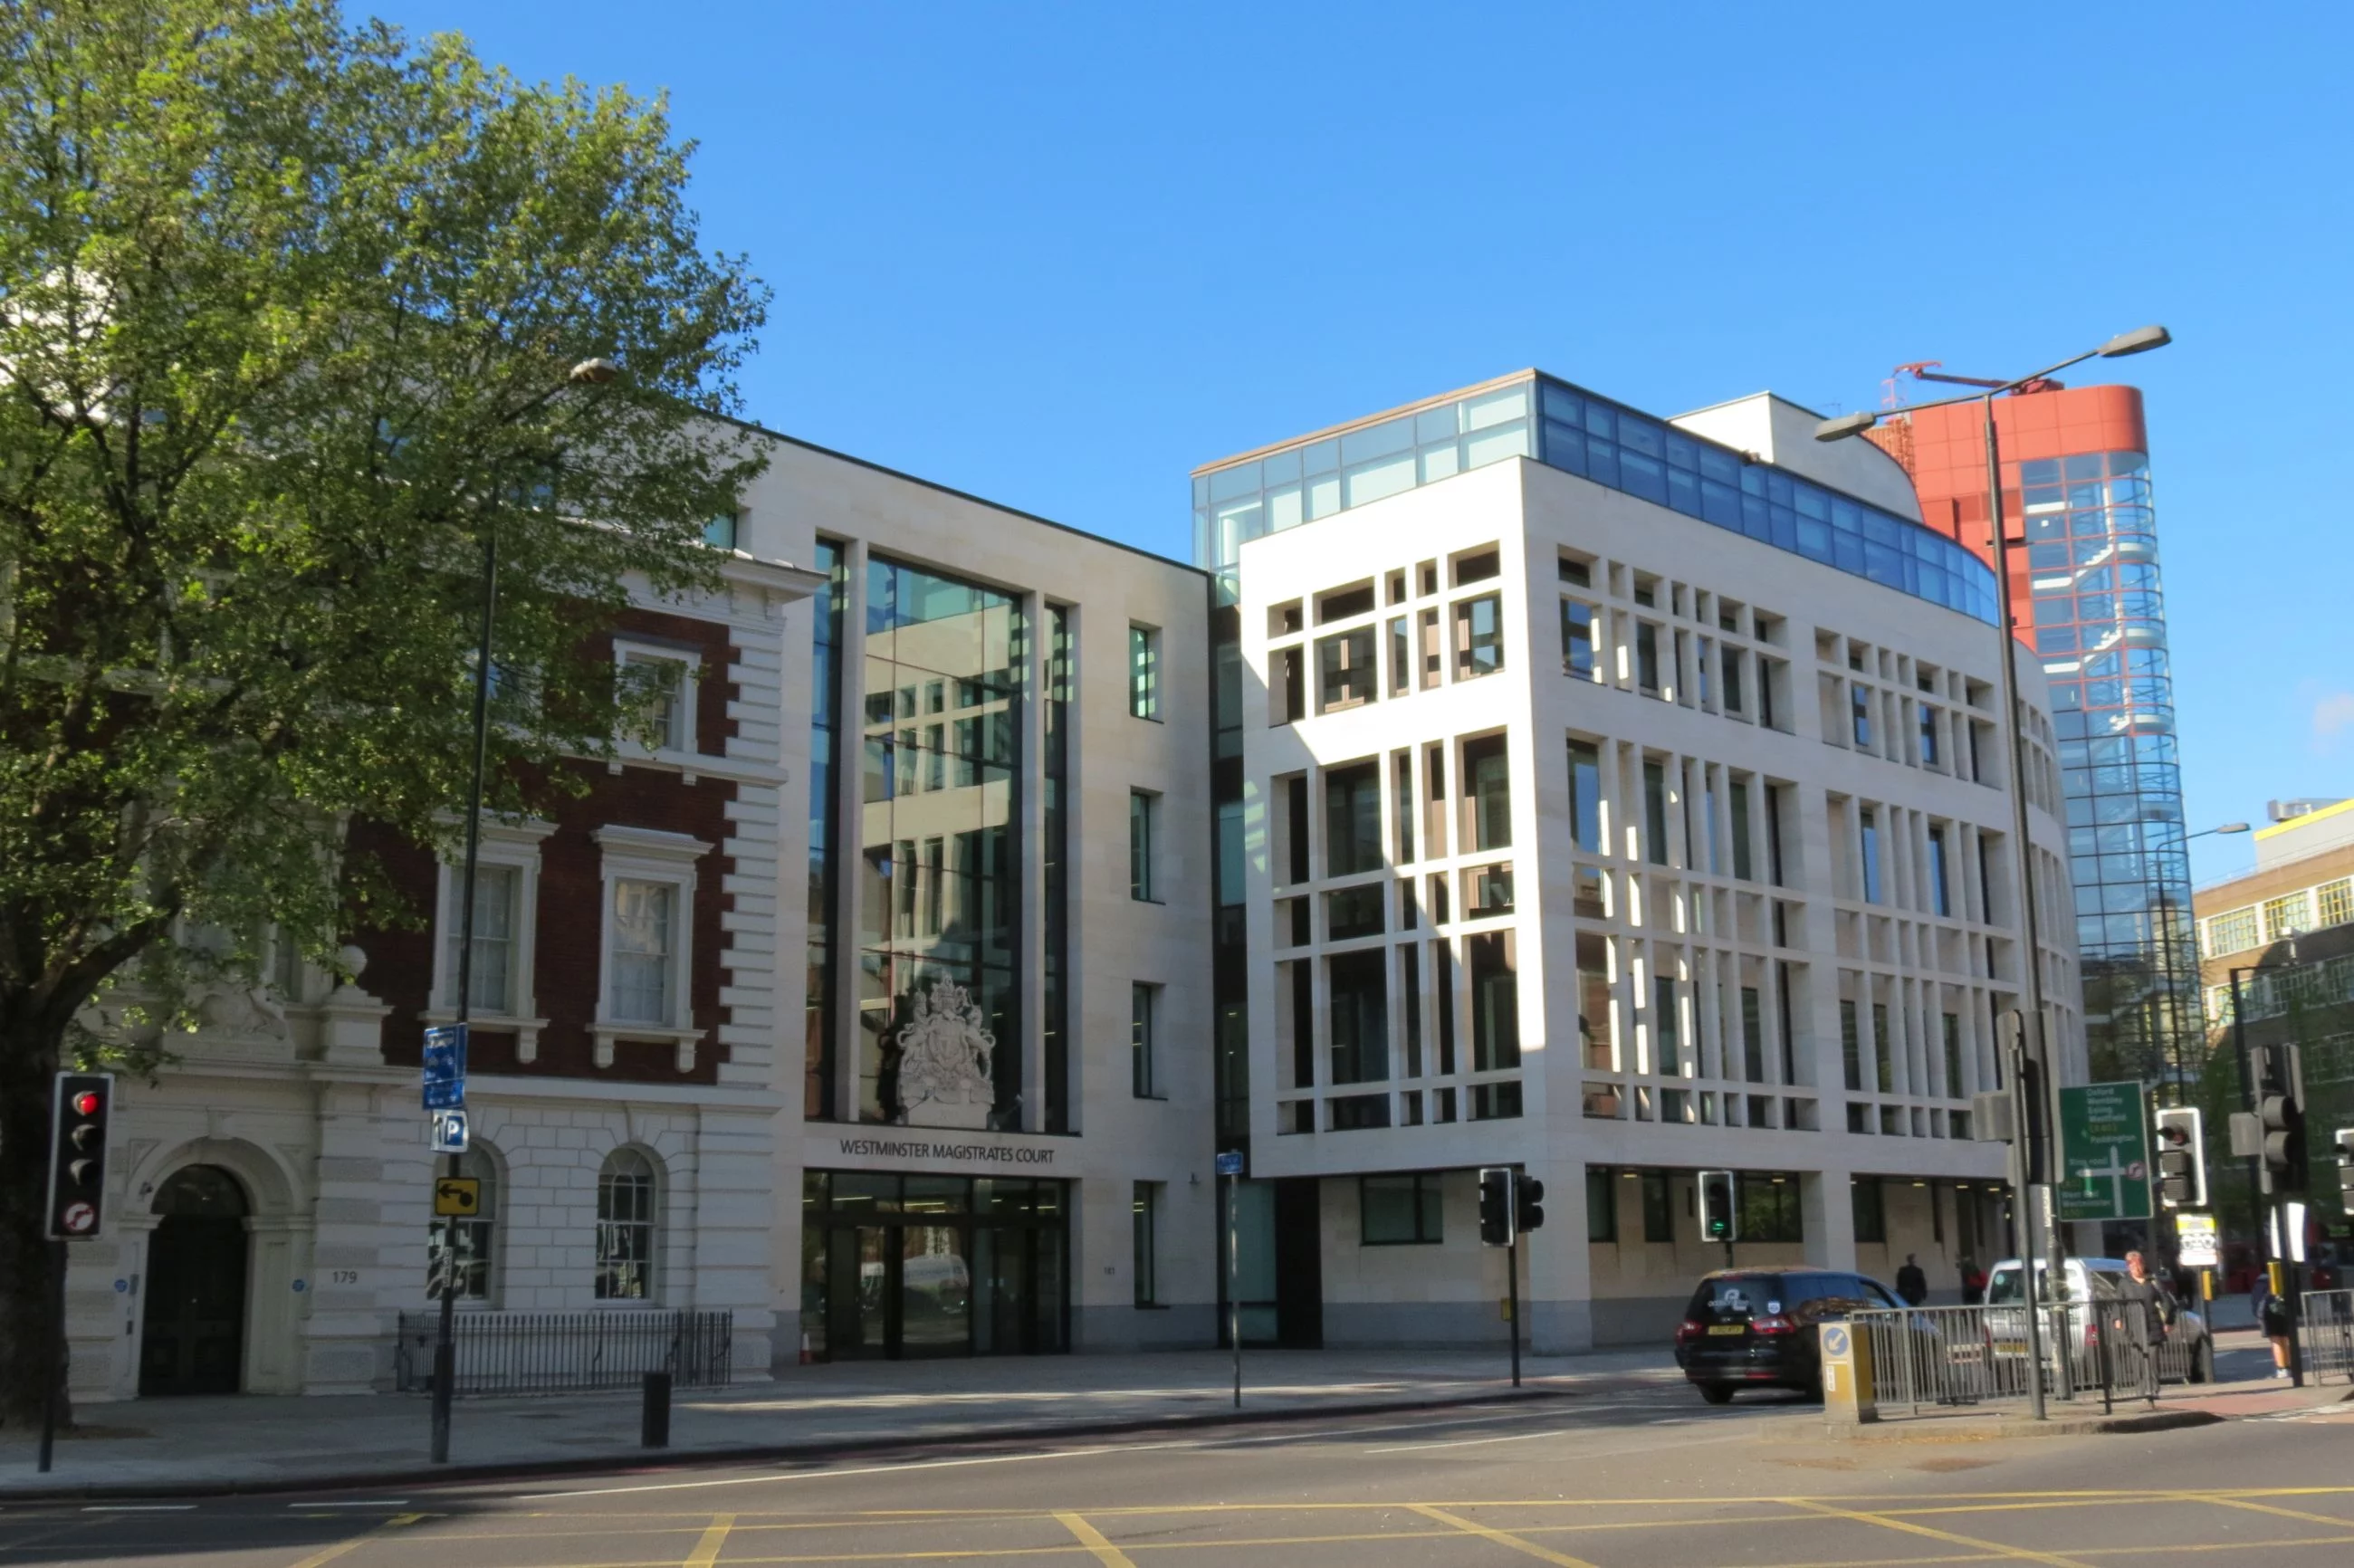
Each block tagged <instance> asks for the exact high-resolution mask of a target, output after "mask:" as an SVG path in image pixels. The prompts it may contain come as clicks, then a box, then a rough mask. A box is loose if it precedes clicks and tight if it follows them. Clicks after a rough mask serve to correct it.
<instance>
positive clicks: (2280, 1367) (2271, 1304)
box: [2248, 1273, 2288, 1378]
mask: <svg viewBox="0 0 2354 1568" xmlns="http://www.w3.org/2000/svg"><path fill="white" fill-rule="evenodd" d="M2248 1305H2249V1306H2251V1307H2253V1308H2255V1311H2256V1327H2257V1328H2259V1329H2261V1330H2264V1338H2265V1339H2267V1340H2271V1341H2272V1346H2273V1376H2274V1377H2276V1378H2285V1377H2287V1376H2288V1303H2287V1302H2285V1301H2284V1300H2282V1299H2281V1298H2279V1297H2278V1296H2275V1295H2274V1294H2273V1282H2272V1277H2271V1276H2270V1274H2268V1273H2265V1274H2259V1275H2257V1276H2256V1287H2255V1289H2254V1290H2253V1292H2251V1293H2250V1294H2249V1297H2248Z"/></svg>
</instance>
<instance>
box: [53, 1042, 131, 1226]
mask: <svg viewBox="0 0 2354 1568" xmlns="http://www.w3.org/2000/svg"><path fill="white" fill-rule="evenodd" d="M113 1111H114V1075H113V1074H111V1073H59V1074H58V1076H57V1086H56V1090H55V1097H54V1098H53V1099H52V1100H51V1101H50V1105H49V1203H48V1210H47V1213H48V1234H49V1235H50V1236H52V1237H63V1238H65V1239H66V1240H68V1241H87V1240H89V1239H90V1237H92V1236H94V1235H96V1234H98V1227H99V1219H100V1215H101V1213H102V1212H103V1210H104V1208H105V1204H104V1201H103V1200H104V1197H105V1192H106V1128H107V1122H108V1120H109V1118H111V1116H112V1114H113Z"/></svg>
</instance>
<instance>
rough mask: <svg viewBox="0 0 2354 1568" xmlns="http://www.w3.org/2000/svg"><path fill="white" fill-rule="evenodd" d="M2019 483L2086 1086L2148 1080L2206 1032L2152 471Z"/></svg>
mask: <svg viewBox="0 0 2354 1568" xmlns="http://www.w3.org/2000/svg"><path fill="white" fill-rule="evenodd" d="M2019 484H2020V502H2021V503H2022V505H2023V508H2024V510H2025V514H2026V533H2027V566H2028V580H2029V584H2030V593H2031V603H2032V607H2033V610H2034V620H2035V651H2036V653H2037V654H2038V656H2039V657H2040V658H2041V660H2042V662H2043V670H2044V673H2045V674H2046V675H2047V676H2048V677H2049V678H2050V681H2051V686H2052V723H2053V726H2054V727H2055V728H2056V730H2057V731H2058V734H2059V738H2060V767H2061V780H2062V791H2063V792H2064V794H2065V795H2066V796H2067V812H2068V840H2069V853H2070V857H2071V858H2070V870H2071V871H2072V873H2073V879H2074V882H2075V887H2076V944H2077V947H2078V948H2079V950H2080V952H2081V954H2082V957H2083V962H2084V1016H2085V1033H2086V1036H2087V1044H2088V1045H2089V1047H2090V1050H2091V1053H2092V1063H2093V1072H2094V1077H2095V1078H2099V1077H2104V1076H2107V1077H2117V1076H2133V1077H2138V1078H2145V1079H2157V1078H2159V1077H2162V1076H2165V1075H2168V1072H2169V1071H2170V1070H2171V1068H2172V1067H2173V1065H2175V1062H2176V1057H2177V1054H2178V1053H2179V1052H2180V1051H2182V1050H2186V1049H2189V1048H2190V1046H2191V1044H2193V1043H2194V1042H2196V1041H2198V1040H2199V1039H2200V1037H2201V1022H2200V1004H2199V959H2198V945H2197V942H2196V940H2195V938H2194V934H2193V931H2192V928H2191V916H2190V855H2189V853H2188V845H2187V844H2186V842H2185V841H2184V828H2183V817H2182V779H2181V768H2180V760H2179V758H2178V756H2177V754H2176V750H2175V730H2174V682H2173V677H2172V674H2171V673H2170V671H2169V669H2168V662H2167V642H2166V612H2165V605H2164V601H2163V598H2162V596H2161V593H2160V591H2159V587H2158V532H2157V521H2156V518H2155V515H2154V514H2153V510H2152V507H2151V497H2150V482H2149V460H2148V459H2147V457H2146V456H2145V455H2144V454H2142V453H2140V452H2090V453H2080V454H2078V455H2076V456H2073V457H2065V458H2052V459H2047V460H2044V461H2035V462H2025V463H2021V464H2020V465H2019Z"/></svg>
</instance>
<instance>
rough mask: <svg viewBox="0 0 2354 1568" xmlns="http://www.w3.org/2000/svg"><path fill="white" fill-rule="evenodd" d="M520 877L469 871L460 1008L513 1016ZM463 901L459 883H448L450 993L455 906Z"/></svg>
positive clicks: (500, 870)
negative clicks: (468, 958) (470, 932)
mask: <svg viewBox="0 0 2354 1568" xmlns="http://www.w3.org/2000/svg"><path fill="white" fill-rule="evenodd" d="M522 894H523V872H522V871H521V870H520V869H519V868H517V867H515V866H512V865H479V864H478V865H476V866H475V868H474V942H473V956H474V961H473V964H472V970H471V972H470V973H469V974H468V975H467V977H466V991H467V996H466V1005H467V1007H468V1008H470V1009H471V1010H472V1011H473V1012H490V1013H512V1012H514V981H515V972H514V970H515V948H516V936H517V927H518V925H519V923H520V921H521V918H522V909H521V906H522ZM464 897H465V882H464V879H463V878H462V877H459V876H454V875H453V876H452V877H451V879H450V903H451V916H450V919H449V921H448V922H447V934H446V939H445V947H446V951H445V953H444V955H443V962H444V963H445V964H446V965H447V969H446V971H445V972H446V973H447V975H448V977H449V978H448V979H447V980H446V981H445V982H444V983H445V984H446V986H447V987H448V989H449V990H450V991H451V992H453V993H454V992H455V991H457V989H458V937H459V924H458V919H457V906H458V904H459V903H460V902H461V901H462V900H463V898H464Z"/></svg>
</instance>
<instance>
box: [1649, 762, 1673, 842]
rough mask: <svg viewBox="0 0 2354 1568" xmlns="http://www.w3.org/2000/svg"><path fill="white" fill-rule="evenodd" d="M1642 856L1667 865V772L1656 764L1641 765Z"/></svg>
mask: <svg viewBox="0 0 2354 1568" xmlns="http://www.w3.org/2000/svg"><path fill="white" fill-rule="evenodd" d="M1643 855H1644V858H1645V859H1647V860H1649V862H1650V863H1652V864H1653V865H1665V864H1667V863H1668V772H1667V769H1666V768H1663V767H1661V766H1660V765H1659V763H1656V762H1646V763H1644V764H1643Z"/></svg>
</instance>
